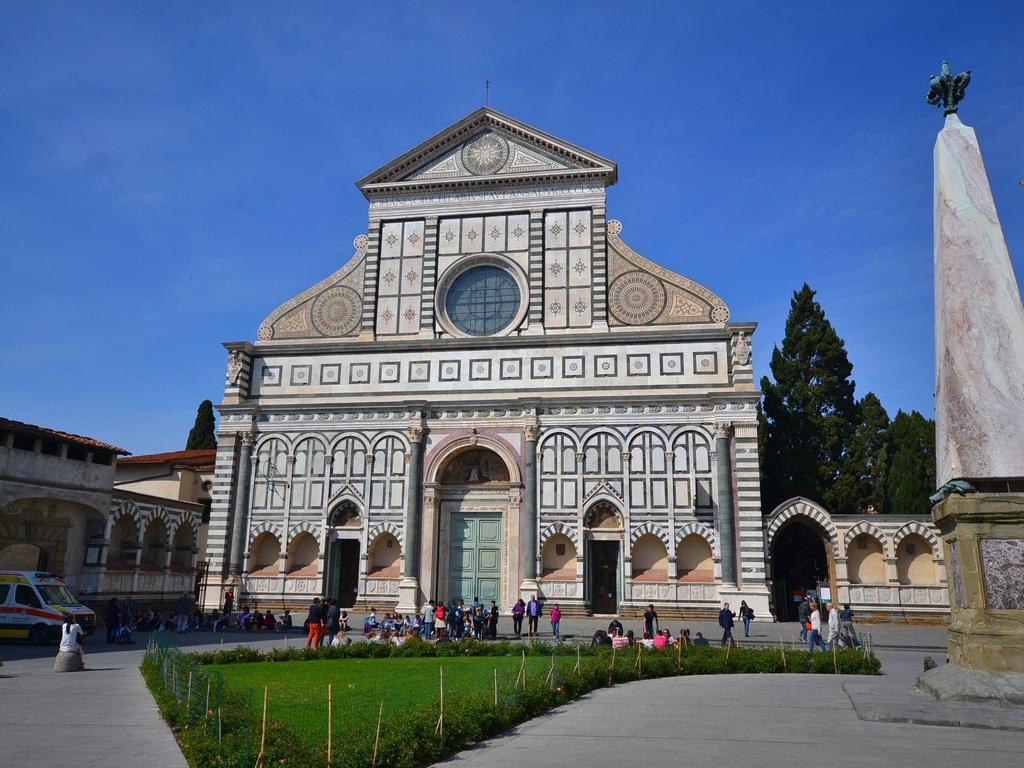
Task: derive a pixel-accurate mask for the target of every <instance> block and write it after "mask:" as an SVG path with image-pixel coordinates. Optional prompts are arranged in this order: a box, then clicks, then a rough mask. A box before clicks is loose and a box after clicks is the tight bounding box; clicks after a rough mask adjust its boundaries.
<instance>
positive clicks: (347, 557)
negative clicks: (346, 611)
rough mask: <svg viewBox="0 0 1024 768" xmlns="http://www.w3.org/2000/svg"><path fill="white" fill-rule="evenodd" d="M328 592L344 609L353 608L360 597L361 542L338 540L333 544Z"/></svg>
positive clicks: (328, 567)
mask: <svg viewBox="0 0 1024 768" xmlns="http://www.w3.org/2000/svg"><path fill="white" fill-rule="evenodd" d="M327 572H328V577H327V582H328V586H327V591H328V594H329V595H330V596H331V597H333V598H335V599H337V601H338V605H340V606H341V607H342V608H351V607H352V606H353V605H355V604H356V598H357V597H358V596H359V594H358V592H359V542H358V541H356V540H355V539H338V540H337V541H333V542H331V556H330V562H329V563H328V566H327Z"/></svg>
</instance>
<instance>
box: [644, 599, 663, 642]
mask: <svg viewBox="0 0 1024 768" xmlns="http://www.w3.org/2000/svg"><path fill="white" fill-rule="evenodd" d="M656 631H659V632H660V631H661V625H660V624H658V612H657V611H656V610H654V604H653V603H652V604H650V605H648V606H647V610H646V611H644V634H646V635H647V636H648V637H654V634H655V632H656Z"/></svg>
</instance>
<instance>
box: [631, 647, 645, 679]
mask: <svg viewBox="0 0 1024 768" xmlns="http://www.w3.org/2000/svg"><path fill="white" fill-rule="evenodd" d="M643 650H644V644H643V643H637V644H636V663H635V664H634V665H633V669H634V670H636V676H637V678H640V677H643V661H642V659H643Z"/></svg>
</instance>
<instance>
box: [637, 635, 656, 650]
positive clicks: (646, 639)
mask: <svg viewBox="0 0 1024 768" xmlns="http://www.w3.org/2000/svg"><path fill="white" fill-rule="evenodd" d="M658 634H659V635H660V634H661V633H660V632H659V633H658ZM640 642H641V643H642V644H643V646H644V648H653V647H654V638H653V637H651V636H650V634H648V633H647V632H644V636H643V638H642V639H641V640H640Z"/></svg>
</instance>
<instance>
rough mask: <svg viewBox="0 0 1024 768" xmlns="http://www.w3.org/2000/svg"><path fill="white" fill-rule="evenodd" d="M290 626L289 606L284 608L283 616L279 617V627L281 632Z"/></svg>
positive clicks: (290, 614)
mask: <svg viewBox="0 0 1024 768" xmlns="http://www.w3.org/2000/svg"><path fill="white" fill-rule="evenodd" d="M291 628H292V612H291V609H290V608H285V609H284V616H282V617H281V621H280V629H281V631H282V632H287V631H288V630H289V629H291Z"/></svg>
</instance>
